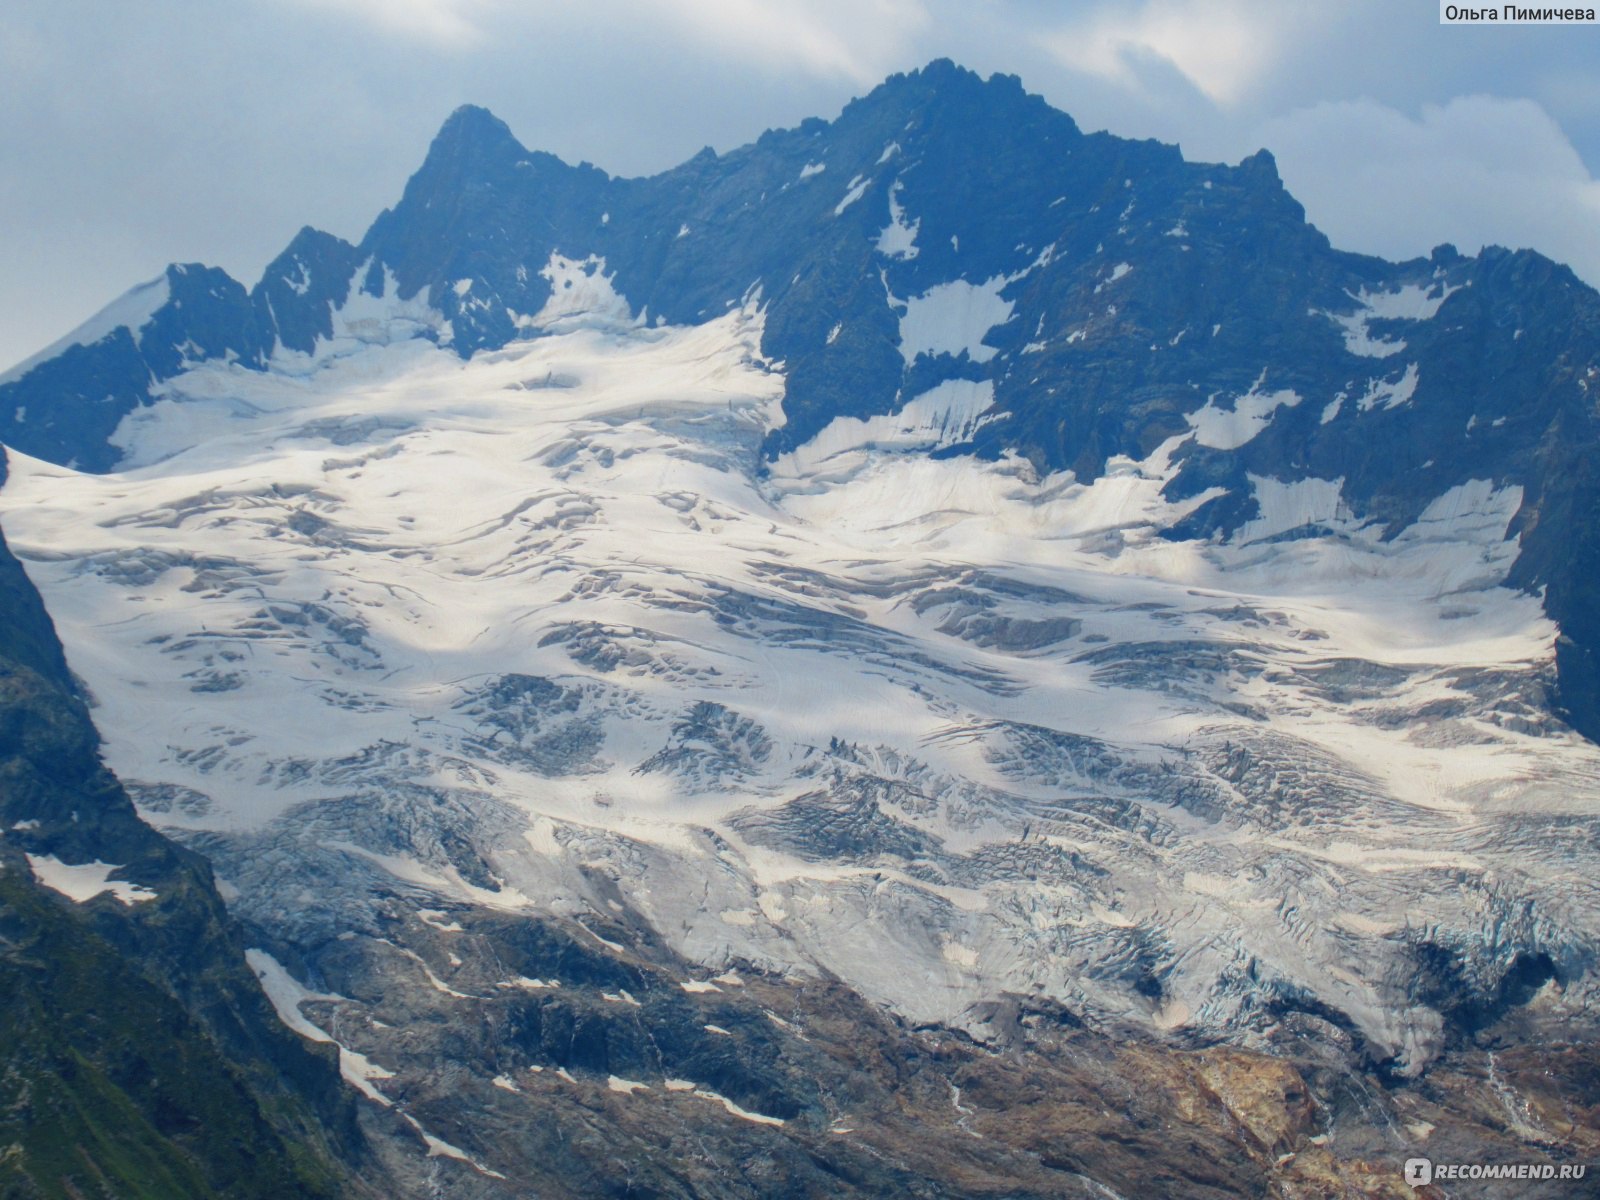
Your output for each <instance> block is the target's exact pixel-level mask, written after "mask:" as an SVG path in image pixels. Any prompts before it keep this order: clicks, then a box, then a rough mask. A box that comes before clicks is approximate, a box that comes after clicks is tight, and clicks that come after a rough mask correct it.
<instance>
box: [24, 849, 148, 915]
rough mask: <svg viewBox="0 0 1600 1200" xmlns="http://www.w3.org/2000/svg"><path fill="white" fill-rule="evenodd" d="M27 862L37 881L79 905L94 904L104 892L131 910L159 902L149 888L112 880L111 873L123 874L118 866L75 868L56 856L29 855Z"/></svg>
mask: <svg viewBox="0 0 1600 1200" xmlns="http://www.w3.org/2000/svg"><path fill="white" fill-rule="evenodd" d="M27 859H28V866H30V867H31V868H32V869H33V877H34V878H35V879H37V880H38V881H39V882H40V883H42V884H43V885H44V886H45V887H47V888H49V889H50V890H51V891H56V892H60V893H61V894H62V895H63V896H65V897H66V898H67V899H69V900H72V901H75V902H76V903H78V904H84V903H86V902H88V901H90V900H93V899H94V898H95V897H96V896H98V895H100V894H101V893H102V892H110V893H111V894H112V895H113V896H115V897H116V898H117V899H118V900H120V901H122V903H123V904H125V905H127V906H128V907H129V908H132V907H133V906H134V905H135V904H140V903H142V902H144V901H146V900H154V899H155V898H156V893H155V892H153V891H151V890H150V889H149V888H147V887H140V886H139V885H138V884H136V883H128V882H126V881H124V880H121V879H112V878H111V872H113V871H120V870H122V868H121V867H120V866H118V865H116V864H115V863H103V862H101V861H100V860H99V859H95V860H94V861H93V862H86V863H78V864H76V865H72V864H69V863H64V862H62V861H61V860H60V859H59V858H57V857H56V856H55V855H53V854H29V855H28V856H27Z"/></svg>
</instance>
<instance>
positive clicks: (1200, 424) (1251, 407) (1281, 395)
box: [1183, 371, 1300, 450]
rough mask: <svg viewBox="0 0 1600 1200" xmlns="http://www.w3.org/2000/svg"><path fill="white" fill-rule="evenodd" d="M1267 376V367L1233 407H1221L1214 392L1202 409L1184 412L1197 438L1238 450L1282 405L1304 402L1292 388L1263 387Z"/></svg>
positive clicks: (1250, 439) (1293, 405) (1269, 421)
mask: <svg viewBox="0 0 1600 1200" xmlns="http://www.w3.org/2000/svg"><path fill="white" fill-rule="evenodd" d="M1266 377H1267V376H1266V372H1265V371H1263V372H1262V373H1261V376H1260V377H1259V378H1258V379H1257V380H1256V381H1255V383H1254V384H1253V385H1252V386H1251V388H1250V390H1249V391H1248V392H1246V393H1245V394H1244V395H1242V396H1239V397H1237V398H1236V399H1235V400H1234V402H1233V407H1232V408H1231V409H1229V408H1218V407H1217V404H1216V399H1217V397H1216V395H1215V394H1213V395H1212V396H1211V397H1210V398H1209V399H1208V400H1207V401H1206V402H1205V406H1204V407H1203V408H1201V409H1200V410H1199V411H1198V412H1192V413H1186V414H1184V418H1183V419H1184V420H1185V421H1187V422H1188V423H1189V427H1190V428H1191V429H1193V430H1194V431H1195V440H1196V441H1197V442H1199V443H1200V444H1201V445H1202V446H1210V447H1211V448H1212V449H1214V450H1237V449H1238V448H1239V447H1240V446H1243V445H1245V444H1246V443H1248V442H1250V441H1252V440H1253V439H1254V438H1255V437H1256V436H1257V435H1258V434H1259V433H1260V432H1261V431H1262V430H1263V429H1265V428H1266V427H1267V426H1268V425H1270V424H1271V423H1272V418H1273V415H1274V414H1275V413H1276V412H1277V411H1278V410H1279V409H1280V408H1294V407H1295V406H1296V405H1298V404H1299V403H1300V395H1299V393H1297V392H1295V391H1294V390H1292V389H1290V388H1284V389H1281V390H1279V391H1276V392H1263V391H1261V390H1260V389H1261V385H1262V384H1263V383H1264V382H1265V381H1266Z"/></svg>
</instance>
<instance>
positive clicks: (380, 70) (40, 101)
mask: <svg viewBox="0 0 1600 1200" xmlns="http://www.w3.org/2000/svg"><path fill="white" fill-rule="evenodd" d="M940 56H948V57H951V58H954V59H956V60H957V61H958V62H961V63H964V64H965V65H967V66H969V67H972V68H973V69H975V70H978V71H981V72H983V73H985V74H988V73H991V72H995V71H1004V72H1007V73H1011V74H1017V75H1020V76H1021V77H1022V80H1023V82H1024V84H1025V85H1026V86H1027V87H1028V88H1029V90H1031V91H1035V92H1039V93H1041V94H1043V95H1044V96H1045V97H1046V98H1047V99H1048V100H1050V101H1051V102H1052V103H1053V104H1055V105H1056V106H1057V107H1060V108H1063V109H1065V110H1067V111H1068V112H1070V113H1072V114H1073V116H1074V117H1076V118H1077V120H1078V122H1079V124H1080V125H1082V126H1083V127H1084V128H1085V129H1109V130H1111V131H1112V132H1114V133H1118V134H1123V135H1127V136H1137V137H1157V138H1161V139H1163V140H1165V141H1176V142H1179V143H1180V144H1181V145H1182V146H1183V149H1184V152H1185V153H1186V154H1187V155H1188V156H1189V157H1191V158H1204V159H1221V160H1227V161H1237V160H1238V159H1239V158H1241V157H1243V156H1244V155H1246V154H1249V153H1251V152H1253V151H1254V150H1255V149H1257V148H1258V147H1259V146H1263V145H1264V146H1267V147H1268V148H1270V149H1271V150H1272V151H1273V152H1274V153H1275V154H1276V155H1277V157H1278V162H1279V169H1280V171H1281V173H1282V175H1283V176H1284V179H1285V181H1286V182H1287V184H1288V186H1289V188H1290V190H1291V191H1293V192H1294V193H1295V195H1296V196H1297V197H1299V199H1300V200H1301V201H1302V202H1303V203H1304V204H1305V206H1306V209H1307V211H1308V213H1309V215H1310V217H1311V219H1312V220H1313V221H1314V222H1315V223H1316V224H1317V225H1319V226H1320V227H1321V228H1322V229H1323V230H1324V231H1326V232H1327V233H1328V235H1329V236H1330V237H1331V238H1332V239H1333V240H1334V242H1335V243H1336V244H1338V245H1341V246H1345V247H1347V248H1350V249H1355V250H1364V251H1369V252H1373V253H1380V254H1385V255H1388V256H1391V257H1406V256H1410V255H1414V254H1420V253H1425V252H1426V251H1427V250H1428V249H1429V248H1430V247H1431V246H1433V245H1434V244H1435V243H1437V242H1441V241H1453V242H1455V243H1456V244H1457V245H1458V246H1460V247H1461V248H1462V249H1463V250H1467V251H1472V250H1476V249H1477V248H1478V247H1479V246H1480V245H1481V244H1483V243H1484V242H1486V241H1493V242H1500V243H1503V244H1508V245H1513V246H1523V245H1528V246H1533V247H1535V248H1536V249H1539V250H1542V251H1544V252H1545V253H1547V254H1550V255H1552V256H1553V257H1556V258H1560V259H1562V260H1564V261H1567V262H1569V263H1571V264H1572V265H1573V266H1574V268H1575V269H1577V270H1578V272H1579V274H1581V275H1583V276H1584V277H1585V278H1586V279H1588V280H1589V281H1590V282H1591V283H1596V284H1600V182H1597V181H1596V178H1595V174H1596V171H1597V170H1600V27H1595V26H1589V27H1566V28H1552V27H1524V28H1483V27H1441V26H1440V25H1439V23H1438V6H1437V3H1436V2H1435V0H1320V2H1317V3H1310V2H1302V0H1117V2H1104V0H1083V2H1081V3H1072V2H1067V0H1058V2H1055V3H1045V2H1043V0H584V2H583V3H576V2H571V0H561V2H557V0H230V2H229V3H226V4H218V3H216V2H215V0H141V2H140V3H138V4H115V3H107V2H106V0H7V3H6V4H5V6H4V8H3V9H0V163H3V169H0V267H3V269H0V312H3V314H4V322H3V324H0V366H3V365H6V364H9V363H11V362H13V361H15V360H17V359H20V358H23V357H24V356H26V355H27V354H29V353H31V352H32V351H33V350H36V349H37V348H39V347H40V346H41V345H43V344H44V343H46V342H48V341H50V340H52V339H53V338H54V337H56V336H58V335H59V334H62V333H64V332H66V331H67V330H68V329H69V328H71V327H72V326H73V325H76V324H77V323H78V322H79V321H80V320H82V319H83V318H84V317H87V316H88V315H89V314H90V313H92V312H93V311H94V310H95V309H97V308H99V307H100V306H101V305H102V304H104V303H105V302H107V301H108V300H110V299H111V298H113V297H114V296H116V295H117V294H119V293H120V292H122V291H124V290H125V289H126V288H128V287H130V286H132V285H133V284H134V283H136V282H138V281H140V280H143V279H147V278H150V277H152V276H154V275H156V274H157V273H158V272H159V271H160V270H161V269H162V267H163V266H164V265H165V264H166V263H167V262H169V261H201V262H208V263H215V264H217V265H220V266H223V267H225V268H227V269H228V270H229V271H230V272H232V273H233V274H234V275H236V276H237V277H239V278H240V279H241V280H242V281H243V282H245V283H246V284H247V285H248V284H251V283H254V282H255V280H256V278H257V276H258V275H259V273H260V271H261V269H262V268H263V267H264V266H265V264H266V262H267V261H268V259H270V258H271V257H272V256H273V255H274V254H276V253H277V251H278V250H280V249H281V248H282V247H283V245H284V244H285V243H286V242H287V241H288V240H289V238H290V237H291V236H292V235H293V234H294V232H295V230H297V229H298V228H299V227H300V226H301V225H303V224H312V225H316V226H319V227H321V228H324V229H327V230H330V231H332V232H334V233H337V234H340V235H342V236H344V237H347V238H350V239H352V240H354V239H357V238H359V237H360V235H361V234H362V233H363V232H364V230H365V228H366V226H367V224H368V223H369V222H370V221H371V219H372V218H373V217H374V216H376V215H377V213H378V212H379V210H381V209H382V208H383V207H384V206H386V205H388V204H390V203H392V202H393V201H394V200H395V199H396V198H398V196H399V194H400V190H401V187H402V185H403V184H404V182H405V179H406V176H407V175H409V174H410V172H411V171H412V170H413V169H415V167H416V166H417V165H418V164H419V163H420V162H421V159H422V155H423V152H424V150H425V149H426V147H427V144H428V141H429V140H430V138H431V137H432V136H433V133H434V132H435V130H436V129H437V127H438V125H439V123H440V122H441V121H442V120H443V119H444V117H445V116H446V115H447V114H448V113H449V112H450V111H451V109H453V108H454V107H455V106H456V105H458V104H460V103H463V102H466V101H473V102H476V103H479V104H484V105H487V106H488V107H490V108H492V109H493V110H494V111H495V112H497V113H498V114H499V115H500V116H501V117H503V118H504V119H505V120H506V121H507V123H509V124H510V126H511V128H512V130H513V132H515V133H516V134H517V136H518V137H519V138H520V139H521V140H522V141H523V142H524V143H525V144H526V145H528V146H530V147H534V148H537V149H544V150H550V151H552V152H554V153H556V154H559V155H561V156H562V157H563V158H566V159H568V160H572V161H576V160H579V159H587V160H589V161H591V162H594V163H596V164H598V165H599V166H602V167H604V168H606V169H607V170H609V171H612V172H614V173H617V174H624V175H635V174H646V173H650V172H654V171H657V170H660V169H662V168H665V167H667V166H670V165H672V164H674V163H676V162H678V161H680V160H682V159H684V158H686V157H688V156H689V155H691V154H693V153H694V152H695V151H696V150H698V149H699V148H700V147H702V146H705V145H710V146H712V147H714V148H716V149H717V150H727V149H730V148H732V147H734V146H737V145H740V144H742V143H744V142H747V141H750V140H752V139H753V138H755V137H756V136H757V135H758V134H760V133H761V131H762V130H763V129H765V128H768V127H770V126H780V125H791V124H794V123H796V122H798V121H799V120H800V119H801V118H803V117H806V116H810V115H820V116H826V117H832V116H833V115H835V114H836V113H837V112H838V110H839V108H840V107H841V106H842V105H843V104H844V102H845V101H846V100H848V99H849V98H850V97H851V96H854V95H858V94H860V93H861V92H863V91H865V90H866V89H868V88H870V87H871V86H872V85H873V84H874V83H875V82H877V81H878V80H880V79H881V78H882V77H883V76H885V75H887V74H889V73H891V72H893V71H897V70H904V69H908V68H911V67H915V66H919V65H921V64H923V63H925V62H926V61H928V60H929V59H931V58H935V57H940Z"/></svg>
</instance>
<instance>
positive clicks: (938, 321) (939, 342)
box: [900, 275, 1015, 366]
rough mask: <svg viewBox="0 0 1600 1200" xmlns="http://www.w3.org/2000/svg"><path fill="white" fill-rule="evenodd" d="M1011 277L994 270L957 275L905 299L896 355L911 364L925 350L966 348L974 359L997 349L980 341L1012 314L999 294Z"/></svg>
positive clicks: (958, 351) (951, 351) (984, 359)
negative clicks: (973, 277)
mask: <svg viewBox="0 0 1600 1200" xmlns="http://www.w3.org/2000/svg"><path fill="white" fill-rule="evenodd" d="M1012 279H1013V277H1012V276H1008V275H996V276H994V277H993V278H991V279H989V280H987V281H986V282H984V283H968V282H967V281H966V280H964V279H957V280H954V281H953V282H951V283H941V284H937V285H935V286H934V287H932V288H929V289H928V291H927V292H925V293H924V294H923V295H921V296H915V297H913V298H912V299H910V300H907V301H904V304H905V312H904V313H903V314H902V315H901V317H900V355H901V357H902V358H904V359H905V361H906V364H907V365H908V366H909V365H910V364H911V363H913V362H915V361H916V360H917V358H918V356H919V355H923V354H953V355H959V354H961V353H963V352H965V353H966V354H967V355H968V357H970V358H971V359H972V361H973V362H976V363H986V362H988V361H989V360H990V359H992V358H993V357H994V356H995V355H996V354H998V353H999V351H997V350H996V349H995V348H994V347H992V346H986V345H984V344H983V339H984V337H985V336H986V335H987V334H988V332H989V331H990V330H991V329H994V328H996V327H997V326H1000V325H1004V324H1005V323H1006V322H1007V321H1009V320H1010V319H1011V313H1012V310H1013V308H1014V307H1015V305H1014V304H1013V303H1012V302H1011V301H1010V300H1007V299H1005V298H1004V297H1002V296H1001V295H1000V291H1001V289H1002V288H1004V287H1005V286H1006V285H1007V284H1008V283H1010V282H1012Z"/></svg>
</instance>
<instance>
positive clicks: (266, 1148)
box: [0, 465, 360, 1200]
mask: <svg viewBox="0 0 1600 1200" xmlns="http://www.w3.org/2000/svg"><path fill="white" fill-rule="evenodd" d="M0 479H3V465H0ZM30 853H31V854H34V855H36V856H40V857H43V856H53V857H54V858H56V859H58V860H59V861H60V862H63V863H69V864H82V863H88V862H94V861H100V862H104V863H115V864H118V865H120V866H122V867H123V868H124V869H123V870H120V871H117V872H115V873H114V874H115V876H116V877H117V878H118V879H124V880H128V881H131V882H133V883H136V884H137V885H139V886H140V887H143V888H147V889H149V890H150V891H153V892H155V893H156V898H155V899H151V900H145V901H141V902H139V903H135V904H132V905H127V904H124V903H122V902H121V901H120V900H118V899H117V898H116V897H115V896H113V895H112V894H111V893H110V892H103V893H101V894H100V895H99V896H96V897H94V898H93V899H90V900H88V901H86V902H84V903H75V902H73V901H72V900H70V899H68V898H67V897H65V896H63V895H61V894H60V893H58V892H56V891H54V890H51V889H48V888H46V887H44V886H42V885H41V884H40V883H39V882H38V881H37V880H36V879H35V877H34V872H33V870H32V869H31V867H30V863H29V860H28V858H27V855H28V854H30ZM357 1150H358V1139H357V1134H356V1132H355V1126H354V1120H353V1114H352V1111H351V1109H350V1107H349V1100H348V1098H347V1096H346V1095H344V1094H342V1091H341V1088H340V1085H339V1080H338V1072H337V1064H336V1062H335V1060H334V1059H333V1057H332V1053H331V1051H330V1050H328V1049H327V1048H324V1047H315V1046H311V1045H309V1044H307V1043H305V1042H303V1041H302V1040H301V1039H299V1038H297V1037H296V1036H295V1035H293V1034H292V1033H290V1032H288V1031H287V1030H285V1029H283V1028H282V1027H281V1025H279V1023H278V1021H277V1018H276V1016H275V1014H274V1013H273V1012H272V1010H271V1008H270V1006H269V1004H268V1002H267V1000H266V998H265V997H264V996H263V995H262V993H261V990H260V987H259V985H258V984H257V982H256V980H255V979H254V978H253V977H252V975H251V974H250V972H249V969H248V967H247V966H246V964H245V960H244V946H243V942H242V940H241V936H240V933H239V931H238V929H237V927H236V926H235V925H234V924H233V923H232V922H231V921H230V920H229V918H228V916H227V913H226V911H225V909H224V908H223V905H222V903H221V900H220V898H219V897H218V895H217V892H216V889H215V887H214V886H213V883H212V879H211V873H210V868H209V867H208V866H206V864H205V863H204V862H203V860H201V859H200V858H198V857H197V856H195V855H193V854H191V853H189V852H188V851H185V850H182V849H181V848H179V847H177V846H176V845H174V844H173V843H171V842H169V841H168V840H167V839H165V838H163V837H162V836H161V835H159V834H158V833H156V832H155V831H154V830H152V829H151V828H150V827H149V826H147V825H145V824H144V823H143V822H142V821H140V820H139V818H138V816H137V814H136V813H135V811H134V808H133V805H132V804H131V802H130V801H129V799H128V797H127V795H126V794H125V793H124V792H123V790H122V787H121V785H120V784H118V782H117V781H116V779H115V778H114V777H113V776H112V775H111V774H110V773H109V772H108V771H107V770H105V768H104V767H103V766H102V765H101V763H100V760H99V756H98V747H97V738H96V735H95V731H94V728H93V726H92V724H91V722H90V720H89V714H88V711H87V708H86V706H85V704H84V702H83V700H82V698H81V697H80V695H79V693H78V690H77V689H76V687H75V686H74V684H73V681H72V677H71V675H70V673H69V672H68V671H67V668H66V663H65V661H64V659H63V656H62V651H61V647H60V644H59V642H58V641H57V640H56V636H55V630H54V628H53V626H52V625H51V623H50V620H49V618H48V616H47V615H46V614H45V611H44V608H43V605H42V604H41V603H40V601H39V597H38V595H37V594H36V593H35V592H34V590H33V588H32V586H31V585H30V584H29V582H28V579H27V577H26V575H25V574H24V573H23V570H22V568H21V565H20V564H19V563H18V562H17V560H16V559H15V558H14V557H13V556H12V554H11V553H10V551H9V549H7V548H6V547H5V545H4V541H3V539H0V1196H4V1197H7V1198H10V1197H52V1198H53V1197H62V1198H71V1200H78V1198H80V1197H119V1198H126V1200H133V1198H137V1197H150V1198H151V1200H155V1198H158V1197H159V1198H160V1200H178V1198H182V1197H209V1196H217V1197H223V1196H226V1197H230V1198H233V1197H323V1196H327V1197H333V1196H345V1195H352V1194H360V1188H359V1185H356V1184H353V1183H352V1181H351V1180H350V1179H349V1178H348V1176H347V1172H346V1168H345V1167H344V1166H342V1165H341V1159H344V1158H346V1157H347V1156H349V1155H352V1154H354V1153H356V1151H357Z"/></svg>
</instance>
